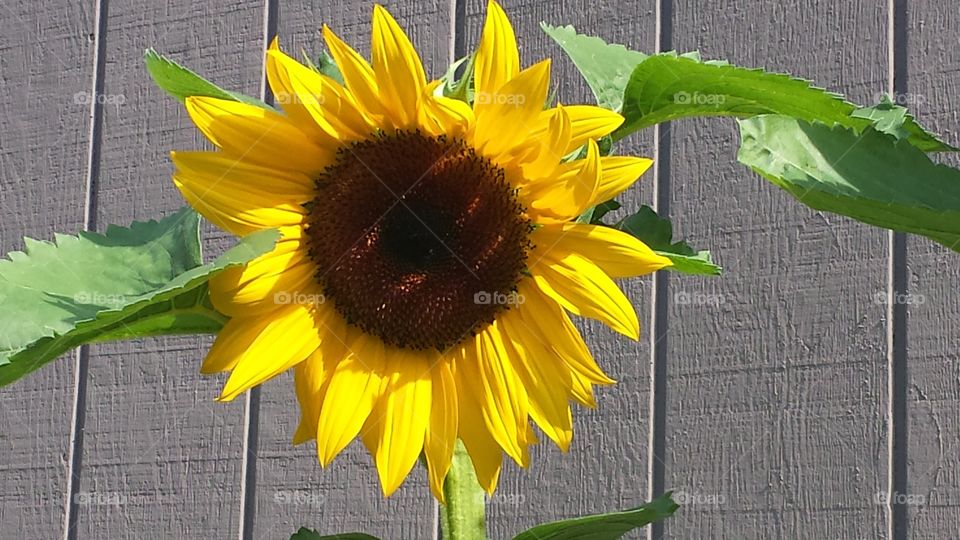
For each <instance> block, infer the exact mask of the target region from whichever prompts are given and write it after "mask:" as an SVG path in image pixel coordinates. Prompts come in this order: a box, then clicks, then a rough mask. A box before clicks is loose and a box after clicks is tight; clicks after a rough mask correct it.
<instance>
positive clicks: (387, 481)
mask: <svg viewBox="0 0 960 540" xmlns="http://www.w3.org/2000/svg"><path fill="white" fill-rule="evenodd" d="M388 354H390V355H392V356H393V358H392V359H390V360H388V365H389V368H388V371H389V372H390V373H389V375H388V377H389V380H388V382H387V385H386V389H385V391H384V394H383V396H382V397H381V398H380V401H379V402H378V403H377V407H376V409H375V411H374V414H375V415H377V416H378V421H377V423H376V426H377V433H376V434H375V437H376V439H377V448H376V453H375V458H376V464H377V473H378V474H379V476H380V484H381V486H382V488H383V494H384V496H387V497H389V496H390V495H392V494H393V492H394V491H396V490H397V488H398V487H400V484H402V483H403V480H404V479H405V478H406V477H407V474H408V473H409V472H410V470H411V469H412V468H413V466H414V465H415V464H416V462H417V458H418V457H419V456H420V453H421V451H422V450H423V442H424V437H425V435H426V432H427V425H428V424H429V423H430V398H431V382H432V379H433V376H432V375H431V374H430V362H429V360H428V355H426V354H424V353H423V352H421V351H409V352H408V351H399V350H394V351H391V352H390V353H388Z"/></svg>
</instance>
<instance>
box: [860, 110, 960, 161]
mask: <svg viewBox="0 0 960 540" xmlns="http://www.w3.org/2000/svg"><path fill="white" fill-rule="evenodd" d="M851 116H854V117H856V118H865V119H867V120H870V121H871V122H872V123H873V127H874V129H876V130H877V131H882V132H884V133H887V134H890V135H893V136H894V137H896V138H897V139H908V138H909V139H911V142H912V143H913V145H914V146H916V147H917V148H919V149H921V150H923V151H924V152H952V151H956V150H957V148H956V147H953V146H950V145H949V144H947V143H945V142H943V141H941V140H940V139H938V138H937V137H936V136H935V135H933V134H932V133H930V132H929V131H927V130H926V129H924V128H923V126H921V125H920V124H919V123H917V120H916V119H915V118H914V117H913V115H911V114H910V113H909V112H908V111H907V109H906V108H905V107H901V106H899V105H896V104H894V103H893V102H891V101H890V99H889V98H888V97H886V96H884V100H883V101H881V102H880V103H879V104H877V105H874V106H873V107H863V108H861V109H857V110H855V111H853V113H851Z"/></svg>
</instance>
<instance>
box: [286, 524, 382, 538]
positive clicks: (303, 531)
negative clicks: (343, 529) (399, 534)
mask: <svg viewBox="0 0 960 540" xmlns="http://www.w3.org/2000/svg"><path fill="white" fill-rule="evenodd" d="M290 540H377V537H376V536H370V535H369V534H365V533H341V534H331V535H321V534H320V533H318V532H317V531H314V530H313V529H308V528H306V527H300V530H299V531H297V532H295V533H293V535H291V536H290Z"/></svg>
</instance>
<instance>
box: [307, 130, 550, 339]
mask: <svg viewBox="0 0 960 540" xmlns="http://www.w3.org/2000/svg"><path fill="white" fill-rule="evenodd" d="M309 210H310V217H309V223H308V226H307V237H308V241H309V246H310V255H311V257H312V258H313V260H314V261H315V262H316V264H317V275H316V277H317V280H318V281H319V282H320V284H321V285H322V286H323V287H324V295H325V296H326V298H327V299H328V300H330V301H332V302H334V306H335V308H336V310H337V311H338V312H339V313H340V314H341V315H342V316H343V317H344V319H346V321H347V322H348V323H350V324H353V325H355V326H357V327H359V328H361V329H362V330H363V331H364V332H366V333H368V334H372V335H375V336H378V337H379V338H380V339H381V340H383V341H384V342H385V343H387V344H390V345H394V346H397V347H403V348H408V349H428V348H434V349H438V350H445V349H446V348H448V347H450V346H451V345H454V344H456V343H458V342H459V341H461V340H462V339H464V338H465V337H467V336H470V335H472V334H475V333H476V332H477V331H479V330H481V329H482V328H483V327H485V326H486V325H488V324H489V323H491V322H492V321H493V319H494V317H495V316H496V315H497V313H499V312H500V311H501V310H504V309H507V308H508V307H510V305H511V303H514V301H516V300H517V298H518V297H517V295H516V286H517V282H518V281H519V280H520V278H521V273H522V272H523V270H524V269H525V267H526V262H525V261H526V255H527V250H528V249H529V245H530V244H529V235H530V230H531V224H530V221H529V220H528V219H527V218H526V217H525V216H524V212H523V208H522V207H521V205H520V203H519V202H518V201H517V197H516V192H515V190H514V189H513V188H512V187H511V186H510V185H509V184H508V183H507V181H506V179H505V178H504V172H503V170H502V169H500V168H499V167H497V166H495V165H493V164H492V163H491V162H490V161H489V160H487V159H486V158H483V157H481V156H478V155H477V154H476V153H475V152H474V151H473V149H472V148H470V147H468V146H467V145H466V144H465V143H464V142H463V141H462V140H460V139H449V138H446V137H436V138H435V137H429V136H425V135H422V134H420V133H419V132H397V133H395V134H390V135H385V134H384V135H379V136H377V137H375V138H373V139H370V140H366V141H362V142H356V143H352V144H349V145H346V146H344V147H343V148H341V149H340V151H339V152H338V154H337V160H336V162H335V163H333V164H332V165H330V166H329V167H328V168H327V169H326V170H325V171H324V172H323V173H322V174H321V175H320V177H319V178H318V179H317V195H316V198H315V199H314V200H313V201H312V202H311V203H310V206H309Z"/></svg>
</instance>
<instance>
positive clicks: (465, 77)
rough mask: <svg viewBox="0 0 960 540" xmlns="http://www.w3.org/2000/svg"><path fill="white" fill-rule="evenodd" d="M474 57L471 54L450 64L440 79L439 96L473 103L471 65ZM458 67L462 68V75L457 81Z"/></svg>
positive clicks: (474, 55) (473, 54) (474, 54)
mask: <svg viewBox="0 0 960 540" xmlns="http://www.w3.org/2000/svg"><path fill="white" fill-rule="evenodd" d="M476 56H477V55H476V53H472V54H470V55H469V56H464V57H463V58H461V59H459V60H457V61H456V62H454V63H452V64H450V67H449V68H447V72H446V73H444V74H443V77H440V81H441V82H442V84H441V85H440V88H439V91H440V93H441V95H443V96H444V97H448V98H453V99H459V100H460V101H463V102H465V103H472V102H473V88H472V83H473V69H474V67H473V65H474V61H475V60H476ZM460 66H464V68H463V73H462V74H461V75H460V78H459V79H457V70H458V69H460Z"/></svg>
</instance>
